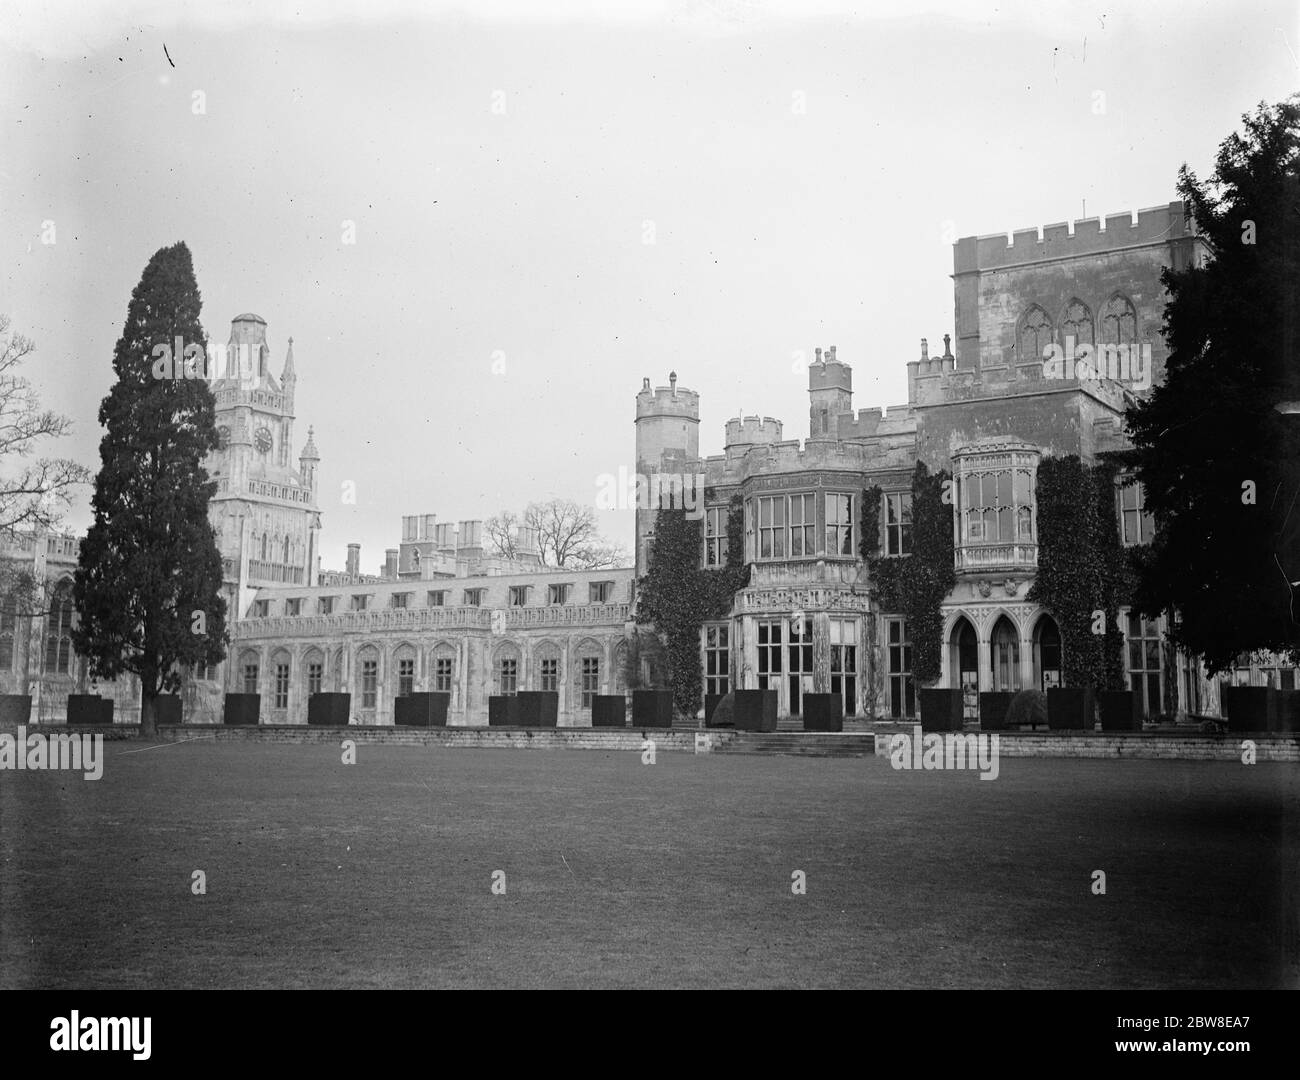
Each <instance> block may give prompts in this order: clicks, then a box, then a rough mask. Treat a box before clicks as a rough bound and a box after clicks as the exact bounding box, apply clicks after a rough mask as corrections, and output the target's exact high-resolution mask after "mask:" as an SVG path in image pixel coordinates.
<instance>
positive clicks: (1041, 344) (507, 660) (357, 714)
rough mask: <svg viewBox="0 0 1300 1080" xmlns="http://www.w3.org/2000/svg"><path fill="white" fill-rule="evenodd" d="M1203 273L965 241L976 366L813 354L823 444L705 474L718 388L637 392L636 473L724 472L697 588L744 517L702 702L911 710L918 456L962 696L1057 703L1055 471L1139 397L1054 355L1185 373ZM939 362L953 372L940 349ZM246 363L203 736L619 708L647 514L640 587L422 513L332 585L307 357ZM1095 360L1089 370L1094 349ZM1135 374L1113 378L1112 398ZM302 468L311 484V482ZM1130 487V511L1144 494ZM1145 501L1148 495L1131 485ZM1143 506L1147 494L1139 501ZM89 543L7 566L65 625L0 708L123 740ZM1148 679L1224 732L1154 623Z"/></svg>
mask: <svg viewBox="0 0 1300 1080" xmlns="http://www.w3.org/2000/svg"><path fill="white" fill-rule="evenodd" d="M1204 257H1205V247H1204V244H1203V242H1202V241H1201V240H1199V239H1198V238H1197V237H1196V236H1195V235H1194V233H1193V231H1192V230H1191V227H1190V225H1189V223H1188V222H1187V220H1186V219H1185V217H1184V214H1183V210H1182V206H1181V204H1178V203H1171V204H1169V205H1168V206H1164V207H1158V208H1155V209H1151V210H1144V211H1141V212H1140V213H1139V214H1137V215H1118V216H1114V217H1109V218H1107V219H1106V220H1105V224H1104V227H1103V225H1102V223H1101V222H1100V221H1098V220H1096V219H1090V220H1088V221H1079V222H1075V223H1073V226H1071V225H1069V224H1065V225H1059V226H1047V227H1046V228H1045V229H1042V230H1041V231H1040V230H1021V231H1017V232H1015V233H1014V234H1011V235H1010V236H1008V235H1006V234H999V235H997V236H992V237H966V238H963V239H961V240H959V241H958V242H957V243H956V244H955V245H954V258H953V263H954V273H953V281H954V319H955V328H956V353H955V354H954V352H953V350H952V347H951V344H950V338H949V336H948V335H944V349H943V353H942V354H941V355H934V356H931V355H930V351H929V348H928V345H927V342H926V341H925V340H924V339H923V340H922V342H921V350H920V356H919V357H918V358H916V359H914V360H911V361H908V362H907V370H908V380H907V382H908V397H907V402H906V403H905V404H900V405H894V406H890V407H888V408H880V407H877V408H870V409H862V410H859V411H858V412H856V413H855V412H854V411H853V408H852V397H853V370H852V368H851V366H850V365H849V364H848V363H847V362H845V361H844V360H843V359H841V358H840V357H839V356H838V353H837V349H836V347H835V346H831V347H830V348H829V349H826V350H825V351H823V350H822V349H818V350H816V360H815V362H814V363H813V364H812V365H811V366H810V369H809V375H808V392H809V426H808V434H807V437H806V438H805V439H803V440H802V441H800V440H799V439H787V438H786V437H785V430H784V425H783V424H782V422H781V421H780V420H777V419H774V418H772V417H765V416H750V417H737V418H735V419H733V420H730V421H728V422H727V424H726V427H725V432H724V440H723V447H722V452H721V453H720V454H713V455H708V456H702V455H701V453H700V442H699V407H700V402H699V395H698V394H697V393H695V392H694V391H691V390H688V389H686V388H685V387H682V386H679V385H678V383H677V376H676V373H675V372H674V373H672V374H671V375H670V377H669V380H668V385H667V386H660V387H652V386H651V385H650V380H649V379H645V380H644V381H643V383H642V386H641V389H640V392H639V393H638V394H637V395H636V413H635V430H636V437H635V438H636V462H637V472H638V474H639V475H641V476H643V477H652V476H654V475H655V474H658V475H659V476H660V477H661V478H662V477H664V476H665V475H675V476H677V477H682V478H684V477H690V478H694V477H696V476H702V477H703V478H704V485H705V492H706V498H705V506H704V525H705V528H704V534H705V537H704V547H703V550H702V551H701V553H700V555H701V560H702V563H703V565H706V566H708V565H721V564H723V563H725V561H726V557H727V552H726V545H727V543H728V537H727V511H728V507H729V505H730V502H731V500H732V498H733V497H738V498H739V499H740V501H741V503H742V506H743V513H744V538H743V543H744V545H745V551H744V559H745V561H746V562H747V563H748V564H749V565H750V566H751V577H750V582H749V585H748V587H746V588H745V589H744V590H742V591H741V592H740V593H738V594H737V595H736V597H735V598H734V602H733V605H732V609H731V611H730V612H729V614H728V615H727V617H726V618H724V619H721V620H719V621H718V622H716V623H712V624H710V625H708V626H706V627H705V628H704V630H703V633H702V636H701V641H700V649H701V659H702V664H703V669H704V672H705V686H704V690H705V692H706V694H710V693H712V694H716V693H725V692H727V691H728V690H732V689H737V688H771V689H775V690H776V691H777V695H778V699H779V706H780V712H781V713H782V714H784V715H797V714H798V713H799V712H800V711H801V701H802V697H803V695H804V694H806V693H808V692H830V693H836V694H839V695H841V697H842V698H843V700H844V706H845V712H846V715H849V716H858V717H869V718H878V719H884V718H908V717H912V716H914V715H915V713H916V686H915V681H914V680H913V679H912V677H911V672H910V667H911V659H910V657H911V642H910V630H909V628H908V627H907V625H906V623H905V621H904V620H903V619H902V618H901V617H900V616H899V615H897V614H896V613H892V612H887V611H880V610H878V609H877V608H876V606H875V605H874V604H873V603H872V601H871V600H870V598H869V594H868V586H869V582H868V581H867V577H866V569H865V565H864V564H863V562H862V560H861V559H860V558H859V557H858V545H859V540H860V536H859V532H860V523H859V516H860V511H861V498H862V492H863V489H864V488H866V487H871V486H874V485H878V486H879V487H880V488H881V489H882V490H883V492H884V498H883V499H882V508H881V521H880V524H879V532H880V538H881V542H882V545H883V547H882V550H883V551H884V552H885V553H886V554H900V555H901V554H905V553H906V550H907V545H908V542H909V533H908V519H909V515H910V506H909V500H910V478H911V475H912V471H913V468H914V466H915V463H916V462H917V460H921V461H924V462H925V463H926V464H927V465H928V466H929V467H930V469H931V470H936V469H946V470H949V471H951V472H952V473H953V476H954V480H955V488H954V492H955V494H956V499H955V500H954V504H955V510H954V521H953V528H954V539H955V546H956V570H957V578H958V580H957V585H956V587H955V588H954V589H953V590H952V592H951V593H950V594H949V596H948V597H947V599H946V600H945V602H944V604H943V606H942V611H943V616H944V635H945V645H944V649H943V656H942V677H941V679H940V680H939V683H940V685H942V686H954V687H955V686H962V687H965V688H966V689H967V690H968V693H969V697H968V700H969V703H970V704H969V708H970V709H971V710H973V709H974V708H975V700H976V697H975V695H976V692H977V691H980V690H1015V689H1021V688H1030V687H1037V688H1044V687H1049V686H1052V685H1058V684H1059V683H1060V679H1061V659H1060V644H1059V632H1058V631H1057V630H1056V625H1055V621H1054V620H1053V618H1052V614H1051V613H1050V612H1047V611H1044V610H1043V609H1042V608H1041V607H1040V606H1039V605H1036V604H1032V603H1030V602H1029V601H1028V599H1027V593H1028V590H1029V586H1030V584H1031V583H1032V581H1033V578H1034V575H1035V573H1036V567H1037V539H1036V538H1037V517H1036V515H1037V509H1036V506H1035V504H1034V496H1033V492H1034V481H1035V477H1036V473H1037V468H1038V465H1039V463H1040V462H1041V461H1042V460H1043V459H1044V458H1045V457H1048V456H1052V455H1068V454H1078V455H1079V456H1080V457H1081V458H1082V459H1083V460H1084V461H1085V462H1094V461H1096V460H1097V459H1098V457H1099V456H1101V455H1105V454H1107V453H1111V452H1114V451H1117V450H1121V449H1123V448H1124V447H1125V446H1126V443H1125V440H1124V435H1123V412H1124V408H1125V405H1126V403H1128V402H1129V401H1131V400H1133V397H1134V395H1138V394H1142V393H1144V392H1146V388H1145V387H1143V386H1142V385H1141V384H1140V382H1139V381H1137V380H1133V379H1128V378H1127V377H1125V376H1123V375H1122V373H1121V372H1119V371H1111V370H1108V369H1106V368H1105V366H1104V365H1100V366H1101V368H1102V370H1100V371H1097V370H1091V369H1089V368H1088V367H1086V366H1085V367H1077V366H1076V365H1074V364H1073V363H1071V364H1070V365H1069V366H1068V367H1065V368H1063V369H1061V370H1051V369H1049V368H1047V367H1045V365H1044V363H1043V350H1044V349H1045V348H1047V347H1050V346H1051V345H1057V346H1058V347H1064V346H1065V345H1066V343H1067V342H1072V343H1074V344H1080V343H1082V344H1086V345H1088V346H1089V347H1091V348H1096V349H1100V348H1101V347H1103V346H1107V345H1109V346H1119V345H1123V346H1125V347H1129V346H1132V347H1133V348H1135V349H1141V348H1143V347H1145V348H1147V349H1149V351H1150V357H1151V365H1150V370H1151V372H1152V381H1153V382H1158V381H1159V378H1160V377H1161V374H1162V372H1163V366H1164V360H1165V351H1164V344H1163V341H1162V340H1161V338H1160V333H1159V325H1160V316H1161V309H1162V305H1163V300H1164V298H1163V291H1162V286H1161V283H1160V269H1161V267H1162V266H1164V265H1173V266H1176V267H1180V266H1183V265H1186V264H1187V263H1188V261H1191V260H1201V259H1203V258H1204ZM936 352H937V350H936ZM228 354H229V356H230V358H231V359H232V360H234V361H235V362H234V363H232V364H229V365H228V367H227V370H226V371H225V372H224V373H223V374H222V375H221V376H220V377H219V378H217V379H215V380H214V382H213V384H212V388H213V392H214V395H215V397H216V404H217V423H218V427H219V431H220V435H221V440H222V442H221V449H220V450H219V451H218V452H216V453H215V454H214V455H213V456H212V458H211V459H210V461H209V462H208V468H209V471H210V472H211V474H212V475H213V477H214V478H215V479H216V481H217V484H218V491H217V494H216V497H215V498H214V499H213V501H212V505H211V509H210V516H211V520H212V523H213V527H214V529H215V531H216V535H217V540H218V546H219V548H220V550H221V554H222V558H223V561H224V565H225V590H226V595H227V598H228V600H229V604H230V611H231V619H230V624H231V638H232V641H231V648H230V652H229V655H228V657H227V660H226V661H225V662H224V663H223V664H221V665H219V666H218V667H217V668H216V669H214V670H209V671H199V672H190V673H186V680H185V687H184V689H183V691H182V695H183V697H184V702H185V716H186V719H187V721H192V722H210V723H211V722H219V720H220V718H221V712H222V699H223V697H224V695H225V694H226V693H229V692H255V693H258V694H260V695H261V719H262V722H263V723H278V724H304V723H305V722H306V715H307V699H308V697H309V695H310V694H311V693H312V692H313V691H316V690H320V691H332V692H344V693H348V694H350V695H351V719H353V720H354V721H355V722H357V723H363V724H377V725H385V724H392V722H393V714H394V706H393V702H394V699H395V697H396V696H398V695H400V694H403V693H407V692H418V691H429V690H439V691H445V692H447V693H449V694H450V695H451V705H450V711H449V717H448V719H449V723H451V724H453V725H479V724H484V723H486V719H487V699H488V696H489V695H490V694H495V693H507V694H508V693H512V692H516V691H519V690H525V689H528V690H555V691H556V692H557V693H558V695H559V723H560V724H561V725H562V726H583V725H585V724H587V723H589V722H590V716H589V709H588V704H589V701H590V697H591V695H593V694H597V693H599V694H607V693H620V692H622V691H623V690H624V688H625V681H624V680H625V673H624V666H625V657H626V650H627V648H628V637H629V635H630V633H631V630H632V619H633V613H634V605H635V597H634V595H633V593H634V587H635V580H636V578H637V577H638V576H639V575H641V574H644V572H645V569H646V567H647V565H648V562H649V560H650V559H651V558H652V557H653V544H654V512H655V511H654V509H652V508H649V507H644V506H642V505H641V504H640V502H638V509H637V512H636V523H635V548H634V551H635V557H634V562H635V565H634V566H632V567H622V568H618V569H613V570H599V571H582V572H577V571H565V570H554V569H548V568H545V567H542V566H541V565H540V563H539V560H538V557H537V554H536V551H537V544H536V538H535V537H532V536H530V535H528V533H527V531H526V530H524V531H521V533H520V535H519V536H518V537H517V538H516V539H517V543H516V544H515V551H516V552H517V555H516V556H514V557H512V558H511V559H501V558H495V557H492V556H490V555H488V554H486V553H485V552H484V549H483V541H482V525H481V523H480V522H477V521H461V522H459V523H454V522H444V523H439V522H438V521H437V520H436V518H435V517H434V516H433V515H430V514H423V515H416V516H410V517H407V518H404V519H403V522H402V533H401V539H400V541H399V543H398V544H397V546H395V547H393V548H390V549H389V550H388V551H387V552H386V553H385V558H384V563H383V565H382V568H381V570H380V573H378V574H375V575H367V574H363V573H362V572H361V554H360V549H359V547H358V546H357V545H350V547H349V552H348V560H347V566H346V568H345V569H344V570H341V571H337V570H336V571H330V570H322V569H321V567H320V556H319V551H320V530H321V516H320V511H319V505H318V501H317V495H318V492H317V483H318V479H317V478H318V469H319V462H320V455H319V453H318V451H317V449H316V446H315V442H314V438H313V435H312V433H311V431H310V429H309V432H308V437H307V440H306V442H305V444H304V445H303V447H302V449H301V450H300V451H299V452H298V454H297V457H296V459H295V458H294V434H293V425H294V421H295V415H294V393H295V389H296V385H297V374H296V371H295V364H294V355H293V341H292V339H289V342H288V349H287V351H286V355H285V360H284V364H283V366H282V369H281V372H280V375H279V376H278V377H277V376H275V375H274V374H273V373H272V372H271V371H270V364H269V357H270V346H269V344H268V339H267V327H266V322H265V321H264V320H263V319H262V318H260V317H259V316H257V315H253V314H244V315H239V316H237V317H236V318H235V319H234V320H232V324H231V334H230V340H229V345H228ZM1085 355H1086V354H1085ZM1112 375H1116V376H1119V377H1110V376H1112ZM295 460H296V464H295ZM1128 490H1130V491H1131V492H1132V491H1134V490H1135V489H1132V488H1130V489H1128ZM1138 494H1139V495H1140V492H1138ZM1131 498H1132V495H1130V499H1131ZM1119 501H1120V495H1119V493H1118V492H1117V511H1118V512H1117V528H1119V529H1120V531H1121V536H1122V538H1123V540H1124V542H1126V543H1127V542H1141V541H1143V540H1145V539H1149V529H1150V523H1149V520H1148V519H1146V518H1145V516H1144V515H1143V512H1142V507H1141V505H1140V502H1137V503H1134V504H1133V505H1125V506H1120V505H1119ZM77 545H78V541H77V540H76V538H74V537H67V536H29V537H20V538H17V539H15V540H14V541H12V542H10V543H9V544H8V545H7V546H6V547H3V548H0V561H2V562H3V563H4V564H5V565H6V566H7V567H8V568H9V569H10V570H25V571H27V572H30V573H31V574H32V576H33V578H34V579H35V580H36V581H38V582H42V583H44V585H45V589H46V593H47V594H48V600H49V602H48V603H47V604H43V605H42V608H41V610H37V611H32V612H24V611H20V610H17V609H16V608H15V607H14V606H13V605H12V604H6V605H3V610H4V614H3V616H2V617H0V620H2V621H0V689H2V690H3V692H5V693H18V694H23V693H28V694H31V695H32V697H33V702H34V704H33V711H32V716H33V719H34V720H37V721H47V722H57V721H60V720H62V719H63V717H64V713H65V709H66V700H67V695H68V694H69V693H72V692H87V691H89V692H101V693H105V694H108V695H110V696H112V697H113V698H114V700H115V702H116V703H117V708H116V718H117V719H118V720H119V721H123V722H131V721H133V720H135V719H137V718H138V715H139V689H138V686H137V685H136V684H135V680H134V679H123V680H120V681H119V683H118V684H115V685H112V686H107V687H104V686H100V687H96V686H93V685H91V684H90V683H89V680H88V678H87V675H86V670H85V664H84V663H83V662H82V661H81V660H80V659H79V658H78V657H76V656H75V655H73V654H72V652H71V648H70V639H69V638H68V630H69V627H70V621H71V617H72V612H71V604H70V597H69V589H70V585H71V577H72V573H73V570H74V569H75V566H76V553H77ZM1121 621H1122V622H1123V629H1124V633H1125V661H1126V663H1125V666H1126V673H1127V676H1126V677H1127V678H1128V680H1129V684H1130V685H1131V686H1132V687H1133V688H1134V689H1135V690H1138V691H1139V692H1140V694H1141V696H1142V700H1143V706H1144V709H1145V711H1146V712H1147V714H1148V715H1153V716H1154V715H1158V714H1165V715H1168V714H1173V713H1176V714H1187V713H1215V712H1217V711H1218V704H1219V703H1218V683H1217V681H1216V682H1211V681H1209V680H1206V679H1205V678H1204V675H1203V672H1202V671H1201V669H1200V667H1199V665H1197V664H1196V663H1195V662H1193V661H1191V660H1189V659H1188V658H1186V657H1184V656H1181V655H1179V654H1177V653H1175V652H1174V651H1173V650H1172V649H1171V648H1170V647H1169V646H1168V643H1167V641H1166V640H1165V639H1164V635H1163V631H1164V625H1163V621H1162V620H1157V621H1156V622H1154V623H1149V622H1145V621H1142V620H1136V619H1131V618H1129V616H1128V613H1127V612H1121ZM1265 660H1266V662H1265V663H1264V664H1260V663H1258V662H1255V663H1251V664H1249V665H1243V667H1242V668H1241V669H1240V670H1239V671H1237V672H1236V673H1234V674H1233V675H1232V676H1231V681H1233V682H1236V683H1253V684H1256V685H1261V684H1263V683H1265V682H1271V683H1272V684H1274V685H1280V686H1284V687H1285V686H1295V685H1296V673H1295V671H1294V670H1293V669H1290V668H1286V667H1283V666H1281V665H1279V664H1270V663H1268V662H1267V658H1265Z"/></svg>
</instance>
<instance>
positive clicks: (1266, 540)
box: [1127, 97, 1300, 672]
mask: <svg viewBox="0 0 1300 1080" xmlns="http://www.w3.org/2000/svg"><path fill="white" fill-rule="evenodd" d="M1242 120H1243V126H1244V130H1243V132H1242V133H1241V134H1233V135H1231V136H1229V137H1228V138H1227V139H1226V140H1224V142H1223V143H1222V145H1221V146H1220V148H1219V153H1218V157H1217V159H1216V162H1215V171H1214V175H1213V176H1212V177H1211V179H1210V181H1209V182H1208V183H1201V182H1200V181H1198V180H1197V178H1196V176H1195V175H1194V174H1193V173H1192V172H1190V171H1189V170H1188V169H1187V167H1186V166H1184V167H1183V168H1182V170H1181V171H1180V173H1179V181H1178V190H1179V193H1180V194H1181V195H1182V197H1183V198H1184V200H1186V202H1187V204H1188V205H1189V207H1190V209H1191V213H1192V215H1193V217H1194V219H1195V221H1196V226H1197V230H1198V232H1199V233H1200V234H1201V235H1202V236H1203V237H1204V238H1205V240H1206V242H1207V243H1208V245H1209V248H1210V258H1209V259H1208V261H1206V262H1205V264H1204V265H1201V266H1197V265H1191V266H1187V267H1186V268H1184V269H1181V270H1177V271H1175V270H1172V269H1166V270H1165V272H1164V275H1163V278H1162V280H1163V282H1164V285H1165V288H1166V289H1167V290H1168V292H1169V301H1168V304H1167V305H1166V307H1165V317H1164V333H1165V339H1166V341H1167V343H1168V346H1169V358H1168V362H1167V364H1166V378H1165V381H1164V384H1163V385H1161V386H1158V387H1156V388H1155V389H1154V390H1153V392H1152V394H1151V396H1150V398H1149V399H1148V400H1147V401H1146V402H1144V403H1142V404H1140V405H1138V406H1137V407H1135V408H1132V409H1130V410H1129V413H1128V415H1127V422H1128V428H1129V432H1130V434H1131V436H1132V439H1133V443H1134V447H1135V450H1134V452H1133V453H1132V455H1131V458H1132V460H1133V461H1134V463H1135V464H1136V466H1137V473H1138V477H1139V479H1140V480H1141V481H1142V483H1143V485H1144V487H1145V488H1146V498H1147V506H1148V508H1149V509H1151V510H1152V511H1153V512H1154V514H1155V516H1156V533H1155V538H1154V541H1153V543H1152V544H1151V546H1150V549H1149V550H1146V551H1143V552H1141V554H1140V557H1139V558H1138V559H1137V560H1136V561H1137V565H1138V571H1139V583H1138V587H1137V590H1136V595H1135V598H1134V599H1135V603H1136V606H1137V607H1138V608H1139V609H1140V610H1141V611H1142V612H1143V613H1144V614H1146V615H1149V616H1155V615H1158V614H1160V613H1162V612H1164V611H1167V610H1172V611H1174V612H1175V614H1176V618H1175V620H1174V622H1173V626H1172V629H1171V637H1172V638H1173V639H1174V641H1176V642H1178V643H1179V644H1181V645H1183V646H1185V647H1186V648H1187V649H1189V650H1190V651H1191V652H1193V653H1195V654H1198V655H1200V656H1202V657H1204V659H1205V661H1206V665H1207V667H1208V668H1209V670H1210V671H1211V672H1215V671H1220V670H1223V669H1225V668H1227V667H1230V666H1232V664H1233V658H1234V657H1235V656H1236V655H1238V654H1239V653H1243V652H1252V651H1255V650H1258V649H1271V650H1275V651H1278V652H1287V651H1289V652H1290V653H1291V655H1292V656H1293V657H1300V596H1297V593H1300V588H1298V587H1297V584H1296V583H1297V580H1298V579H1300V529H1298V528H1297V526H1298V525H1300V424H1297V419H1300V417H1297V415H1296V411H1295V410H1298V409H1300V335H1298V334H1297V326H1298V325H1300V97H1296V98H1292V99H1290V100H1289V101H1286V102H1283V103H1282V104H1279V105H1275V106H1273V107H1267V106H1264V105H1261V106H1260V107H1259V108H1258V109H1257V111H1256V112H1255V114H1254V115H1248V116H1245V117H1243V118H1242Z"/></svg>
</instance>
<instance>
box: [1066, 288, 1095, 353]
mask: <svg viewBox="0 0 1300 1080" xmlns="http://www.w3.org/2000/svg"><path fill="white" fill-rule="evenodd" d="M1061 334H1062V336H1064V337H1072V338H1074V343H1075V344H1076V345H1082V344H1084V343H1085V342H1086V343H1087V344H1089V345H1095V344H1096V343H1097V342H1096V339H1095V338H1094V337H1093V328H1092V310H1091V309H1090V308H1089V307H1088V305H1087V304H1085V303H1084V302H1083V301H1082V300H1080V299H1078V298H1077V297H1076V298H1075V299H1073V300H1071V301H1070V302H1069V303H1068V304H1066V305H1065V317H1064V318H1062V319H1061Z"/></svg>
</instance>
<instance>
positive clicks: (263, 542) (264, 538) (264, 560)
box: [262, 533, 266, 562]
mask: <svg viewBox="0 0 1300 1080" xmlns="http://www.w3.org/2000/svg"><path fill="white" fill-rule="evenodd" d="M262 562H266V533H262Z"/></svg>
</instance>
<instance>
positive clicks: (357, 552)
mask: <svg viewBox="0 0 1300 1080" xmlns="http://www.w3.org/2000/svg"><path fill="white" fill-rule="evenodd" d="M347 570H348V576H349V577H360V576H361V545H360V544H349V545H348V566H347Z"/></svg>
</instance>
